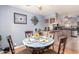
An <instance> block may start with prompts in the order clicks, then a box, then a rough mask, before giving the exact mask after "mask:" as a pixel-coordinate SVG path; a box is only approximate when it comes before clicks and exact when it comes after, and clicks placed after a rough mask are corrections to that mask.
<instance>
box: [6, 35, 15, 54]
mask: <svg viewBox="0 0 79 59" xmlns="http://www.w3.org/2000/svg"><path fill="white" fill-rule="evenodd" d="M7 41H8V43H9V48H10V50H11V53H12V54H15V49H14V45H13V41H12V38H11V35H9V36H7Z"/></svg>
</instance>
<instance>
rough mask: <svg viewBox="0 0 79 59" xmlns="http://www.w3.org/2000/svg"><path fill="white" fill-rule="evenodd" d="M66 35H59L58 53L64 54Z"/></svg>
mask: <svg viewBox="0 0 79 59" xmlns="http://www.w3.org/2000/svg"><path fill="white" fill-rule="evenodd" d="M66 40H67V37H66V36H61V37H60V43H59V48H58V54H64V50H65V46H66Z"/></svg>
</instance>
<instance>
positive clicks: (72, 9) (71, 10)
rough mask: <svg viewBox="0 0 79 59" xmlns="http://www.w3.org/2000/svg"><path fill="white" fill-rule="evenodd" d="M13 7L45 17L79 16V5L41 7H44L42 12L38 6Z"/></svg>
mask: <svg viewBox="0 0 79 59" xmlns="http://www.w3.org/2000/svg"><path fill="white" fill-rule="evenodd" d="M11 6H12V7H16V8H20V9H23V10H26V11H28V12H32V13H35V14H39V15H43V16H45V15H47V14H49V13H55V12H57V13H59V14H60V15H79V5H41V6H42V9H41V10H40V9H39V6H38V5H11Z"/></svg>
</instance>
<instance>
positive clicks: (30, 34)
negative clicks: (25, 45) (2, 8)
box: [25, 31, 33, 38]
mask: <svg viewBox="0 0 79 59" xmlns="http://www.w3.org/2000/svg"><path fill="white" fill-rule="evenodd" d="M32 35H33V31H25V37H26V38H27V37H30V36H32Z"/></svg>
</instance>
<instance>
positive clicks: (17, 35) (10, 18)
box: [0, 6, 44, 48]
mask: <svg viewBox="0 0 79 59" xmlns="http://www.w3.org/2000/svg"><path fill="white" fill-rule="evenodd" d="M14 12H16V13H21V14H25V15H27V24H14ZM33 16H37V17H38V19H39V22H38V24H37V25H33V23H32V22H31V18H32V17H33ZM42 20H43V16H39V15H35V14H32V13H29V12H26V11H24V10H20V9H16V8H13V7H10V6H0V34H1V35H2V38H3V39H2V48H4V47H6V46H8V43H7V41H6V36H7V35H9V34H11V35H12V38H13V41H14V42H15V43H16V44H17V45H20V44H23V43H22V40H23V39H24V38H25V33H24V32H25V31H26V30H34V28H43V26H42V25H43V24H44V23H43V22H42Z"/></svg>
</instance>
